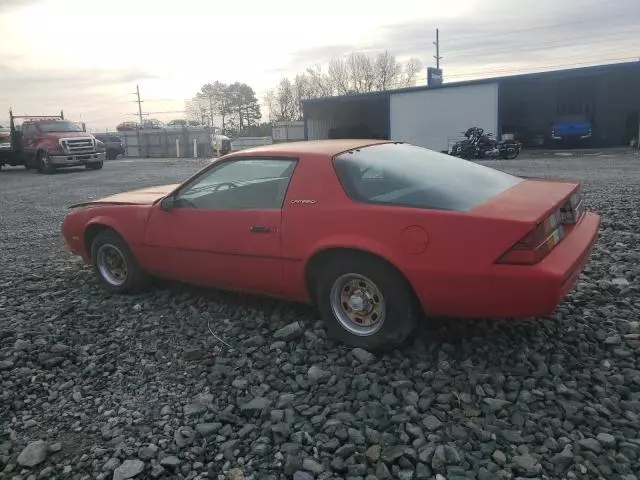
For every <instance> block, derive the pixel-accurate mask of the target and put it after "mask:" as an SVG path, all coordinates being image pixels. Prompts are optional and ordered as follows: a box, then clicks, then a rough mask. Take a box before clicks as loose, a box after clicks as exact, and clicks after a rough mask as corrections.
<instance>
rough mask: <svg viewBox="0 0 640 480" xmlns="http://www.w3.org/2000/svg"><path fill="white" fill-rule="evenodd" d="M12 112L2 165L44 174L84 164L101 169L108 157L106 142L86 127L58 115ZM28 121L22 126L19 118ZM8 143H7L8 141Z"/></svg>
mask: <svg viewBox="0 0 640 480" xmlns="http://www.w3.org/2000/svg"><path fill="white" fill-rule="evenodd" d="M9 115H10V124H11V125H10V148H8V149H5V151H3V152H1V153H0V167H2V165H3V164H7V165H12V166H16V165H24V166H25V167H26V168H27V169H35V170H37V171H38V172H41V173H53V172H55V171H56V170H57V169H58V168H64V167H77V166H84V167H85V168H87V169H90V170H99V169H101V168H102V165H103V163H104V160H105V156H106V149H105V147H104V144H103V143H102V142H100V141H98V140H97V139H96V138H95V137H94V136H93V135H91V134H89V133H87V132H86V131H85V129H84V127H83V126H80V125H79V124H77V123H74V122H71V121H69V120H65V118H64V114H63V113H62V112H60V115H59V116H58V115H57V116H42V117H31V116H14V115H13V113H11V112H9ZM18 118H23V119H25V121H24V122H23V123H22V125H21V126H20V128H18V127H17V126H16V124H15V119H18ZM5 143H6V142H5Z"/></svg>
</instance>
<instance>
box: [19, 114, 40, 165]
mask: <svg viewBox="0 0 640 480" xmlns="http://www.w3.org/2000/svg"><path fill="white" fill-rule="evenodd" d="M20 133H21V134H22V135H21V136H22V139H21V141H22V151H23V155H24V161H25V162H26V163H27V164H29V165H33V164H34V160H35V157H36V151H37V147H38V145H37V142H36V140H37V137H38V129H37V128H36V126H35V125H34V124H32V123H28V124H26V125H23V127H22V129H21V132H20Z"/></svg>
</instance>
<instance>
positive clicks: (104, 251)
mask: <svg viewBox="0 0 640 480" xmlns="http://www.w3.org/2000/svg"><path fill="white" fill-rule="evenodd" d="M91 259H92V263H93V267H94V269H95V271H96V273H97V275H98V278H99V279H100V281H101V283H102V284H103V285H104V286H105V287H106V288H107V289H108V290H110V291H111V292H114V293H135V292H138V291H140V290H143V289H144V288H145V287H147V285H148V283H149V276H148V275H147V273H146V272H145V271H144V270H143V269H142V268H141V267H140V265H139V264H138V261H137V260H136V258H135V257H134V255H133V253H132V252H131V250H130V249H129V246H128V245H127V242H125V241H124V239H123V238H122V237H121V236H120V235H118V234H117V233H116V232H115V231H113V230H104V231H103V232H101V233H99V234H98V235H97V236H96V238H95V239H94V240H93V242H92V243H91Z"/></svg>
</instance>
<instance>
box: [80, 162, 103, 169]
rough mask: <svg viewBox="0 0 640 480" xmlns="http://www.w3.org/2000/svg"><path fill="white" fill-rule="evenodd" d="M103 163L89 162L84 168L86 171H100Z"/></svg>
mask: <svg viewBox="0 0 640 480" xmlns="http://www.w3.org/2000/svg"><path fill="white" fill-rule="evenodd" d="M102 165H103V162H91V163H87V164H86V165H85V166H84V168H86V169H87V170H102Z"/></svg>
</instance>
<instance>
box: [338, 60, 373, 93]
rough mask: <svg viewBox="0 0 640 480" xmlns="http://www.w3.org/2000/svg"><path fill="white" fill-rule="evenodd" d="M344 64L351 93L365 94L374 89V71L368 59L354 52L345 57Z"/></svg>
mask: <svg viewBox="0 0 640 480" xmlns="http://www.w3.org/2000/svg"><path fill="white" fill-rule="evenodd" d="M345 63H346V67H347V71H348V72H349V83H350V84H351V89H352V91H354V92H358V93H365V92H371V91H372V90H373V89H374V88H375V80H376V77H375V69H374V66H373V62H372V61H371V58H370V57H368V56H367V55H365V54H364V53H357V52H354V53H352V54H351V55H349V56H348V57H347V59H346V62H345Z"/></svg>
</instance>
